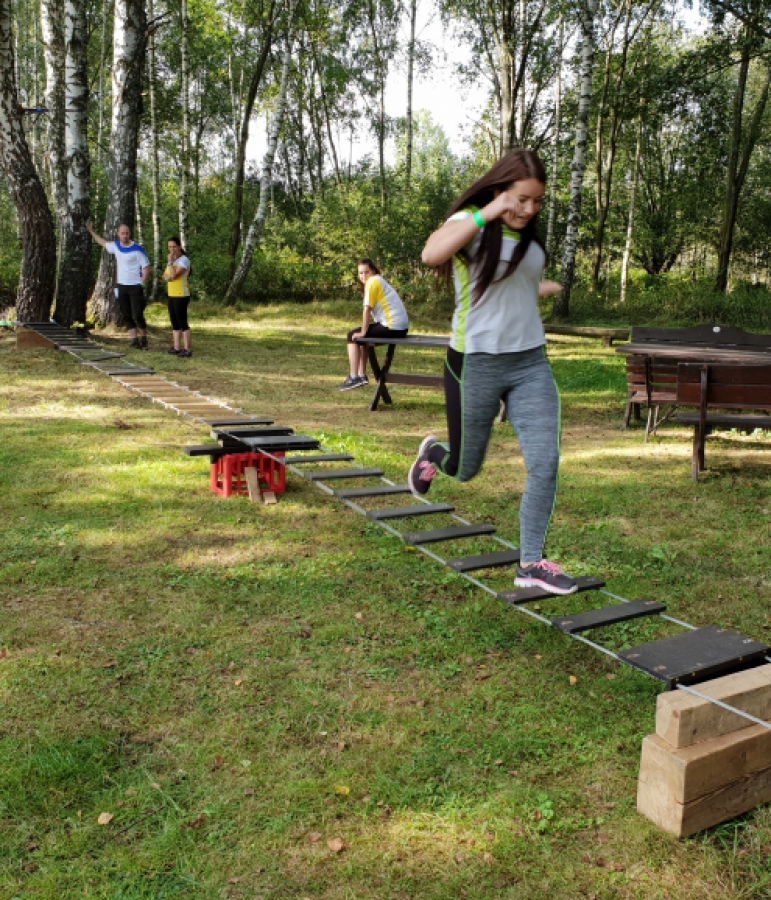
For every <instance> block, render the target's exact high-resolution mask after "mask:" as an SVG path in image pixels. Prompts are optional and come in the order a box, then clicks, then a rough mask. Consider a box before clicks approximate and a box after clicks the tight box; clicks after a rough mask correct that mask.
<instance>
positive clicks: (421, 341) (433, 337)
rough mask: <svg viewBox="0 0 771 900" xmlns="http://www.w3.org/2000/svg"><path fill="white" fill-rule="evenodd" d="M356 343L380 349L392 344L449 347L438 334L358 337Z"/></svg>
mask: <svg viewBox="0 0 771 900" xmlns="http://www.w3.org/2000/svg"><path fill="white" fill-rule="evenodd" d="M356 343H357V344H364V345H365V346H367V345H371V346H374V347H380V346H382V345H384V344H393V345H394V346H396V347H447V346H449V343H450V338H449V337H444V336H443V335H440V334H408V335H407V337H404V338H389V337H363V338H361V337H359V338H356Z"/></svg>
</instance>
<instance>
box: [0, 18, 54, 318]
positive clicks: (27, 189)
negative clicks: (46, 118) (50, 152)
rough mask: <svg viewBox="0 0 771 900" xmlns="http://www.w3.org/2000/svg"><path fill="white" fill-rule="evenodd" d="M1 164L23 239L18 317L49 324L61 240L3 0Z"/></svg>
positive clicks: (0, 37)
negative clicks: (23, 102) (27, 125)
mask: <svg viewBox="0 0 771 900" xmlns="http://www.w3.org/2000/svg"><path fill="white" fill-rule="evenodd" d="M0 162H1V163H2V166H3V171H4V173H5V178H6V181H7V183H8V188H9V190H10V193H11V196H12V198H13V201H14V204H15V206H16V212H17V215H18V219H19V234H20V237H21V247H22V262H21V275H20V278H19V286H18V290H17V296H16V318H17V319H18V321H19V322H45V321H47V320H48V317H49V315H50V310H51V302H52V300H53V291H54V279H55V277H56V238H55V235H54V223H53V218H52V216H51V211H50V209H49V208H48V200H47V198H46V195H45V191H44V190H43V185H42V184H41V182H40V178H39V177H38V173H37V170H36V169H35V165H34V163H33V161H32V156H31V154H30V151H29V146H28V145H27V139H26V137H25V135H24V129H23V128H22V122H21V113H20V106H19V99H18V91H17V85H16V64H15V54H14V49H13V27H12V20H11V0H0Z"/></svg>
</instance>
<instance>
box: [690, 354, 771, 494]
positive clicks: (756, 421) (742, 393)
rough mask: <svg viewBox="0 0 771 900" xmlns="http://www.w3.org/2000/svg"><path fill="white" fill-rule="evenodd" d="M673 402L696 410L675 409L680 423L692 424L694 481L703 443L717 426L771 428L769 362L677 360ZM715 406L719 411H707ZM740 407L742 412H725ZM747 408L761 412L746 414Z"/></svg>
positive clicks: (701, 467)
mask: <svg viewBox="0 0 771 900" xmlns="http://www.w3.org/2000/svg"><path fill="white" fill-rule="evenodd" d="M675 402H676V403H677V405H678V406H695V407H697V408H698V412H697V413H679V414H678V416H677V421H678V422H679V423H680V424H681V425H690V426H693V456H692V464H691V473H692V477H693V480H694V481H697V480H698V477H699V472H701V471H703V470H704V444H705V441H706V438H707V435H709V434H710V433H711V432H712V431H713V430H715V429H717V428H725V429H732V428H735V429H738V430H739V431H746V432H752V431H754V430H755V429H756V428H761V429H763V430H764V431H771V416H769V415H768V414H767V413H768V412H769V411H771V363H767V364H764V365H752V364H746V365H745V364H739V365H728V364H723V363H701V364H699V363H680V364H679V365H678V367H677V383H676V395H675ZM712 409H718V410H721V411H720V412H709V410H712ZM725 410H741V411H742V412H726V411H725ZM748 410H757V411H761V412H765V413H766V415H750V414H748V413H747V411H748Z"/></svg>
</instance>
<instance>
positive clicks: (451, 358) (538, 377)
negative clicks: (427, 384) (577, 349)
mask: <svg viewBox="0 0 771 900" xmlns="http://www.w3.org/2000/svg"><path fill="white" fill-rule="evenodd" d="M445 396H446V401H447V425H448V430H449V435H450V441H449V443H448V444H436V445H435V446H434V447H432V448H431V450H430V452H429V454H428V458H429V459H430V460H431V462H433V463H434V464H435V465H436V466H437V468H438V469H439V471H441V472H443V473H444V474H445V475H450V476H453V477H455V478H457V479H458V481H470V480H471V479H472V478H473V477H474V476H475V475H476V474H477V473H478V472H479V470H480V469H481V468H482V463H483V462H484V458H485V454H486V452H487V445H488V443H489V441H490V434H491V433H492V428H493V423H494V422H495V417H496V415H497V414H498V410H499V407H500V401H501V400H503V401H504V402H505V403H506V413H507V416H508V419H509V422H511V424H512V427H513V428H514V432H515V434H516V435H517V438H518V440H519V446H520V448H521V450H522V456H523V458H524V462H525V469H526V471H527V478H526V479H525V489H524V491H523V493H522V501H521V503H520V507H519V532H520V533H519V538H520V544H521V547H520V552H521V555H522V560H523V561H524V562H528V563H530V562H537V561H539V560H540V559H541V558H542V556H543V544H544V541H545V539H546V531H547V529H548V527H549V521H550V519H551V515H552V510H553V509H554V499H555V497H556V494H557V474H558V471H559V458H560V455H559V443H560V399H559V394H558V393H557V387H556V385H555V384H554V377H553V375H552V372H551V367H550V366H549V363H548V361H547V359H546V354H545V352H544V348H543V347H537V348H535V349H534V350H525V351H524V352H522V353H501V354H496V355H494V354H491V353H467V354H463V353H458V352H457V351H456V350H452V349H450V350H449V351H448V354H447V362H446V364H445Z"/></svg>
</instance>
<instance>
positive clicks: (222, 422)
mask: <svg viewBox="0 0 771 900" xmlns="http://www.w3.org/2000/svg"><path fill="white" fill-rule="evenodd" d="M203 424H204V425H209V426H210V427H211V428H223V427H225V426H226V425H272V424H273V419H251V418H249V417H248V416H242V417H241V418H237V417H235V416H234V417H233V418H232V419H205V420H204V423H203Z"/></svg>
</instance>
